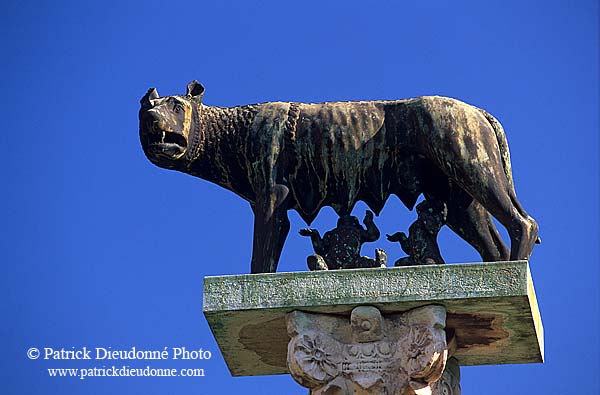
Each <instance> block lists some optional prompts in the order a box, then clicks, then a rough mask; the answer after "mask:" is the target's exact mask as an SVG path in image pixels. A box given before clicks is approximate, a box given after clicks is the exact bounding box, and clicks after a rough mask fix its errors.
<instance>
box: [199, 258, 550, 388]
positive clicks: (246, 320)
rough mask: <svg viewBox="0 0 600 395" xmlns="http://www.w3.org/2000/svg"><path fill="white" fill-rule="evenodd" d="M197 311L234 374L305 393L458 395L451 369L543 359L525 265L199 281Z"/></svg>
mask: <svg viewBox="0 0 600 395" xmlns="http://www.w3.org/2000/svg"><path fill="white" fill-rule="evenodd" d="M204 314H205V316H206V318H207V320H208V323H209V325H210V327H211V329H212V332H213V334H214V336H215V339H216V340H217V343H218V345H219V348H220V349H221V352H222V354H223V357H224V359H225V361H226V363H227V366H228V367H229V370H230V372H231V374H232V375H234V376H245V375H265V374H289V373H291V374H292V375H293V376H294V378H295V379H296V380H297V381H298V382H299V383H301V384H302V385H304V386H305V387H308V388H310V391H311V393H312V394H313V395H321V394H322V395H342V394H351V393H352V394H390V395H391V394H397V395H408V394H452V395H456V394H459V393H460V385H459V369H458V366H459V365H460V366H468V365H484V364H505V363H510V364H514V363H533V362H542V361H543V355H544V352H543V328H542V323H541V318H540V314H539V310H538V306H537V301H536V298H535V292H534V289H533V282H532V280H531V275H530V272H529V267H528V265H527V262H524V261H516V262H499V263H476V264H452V265H427V266H412V267H398V268H386V269H356V270H331V271H320V272H298V273H270V274H251V275H239V276H219V277H207V278H205V282H204ZM450 356H451V357H452V358H450ZM386 391H387V392H386ZM419 391H420V392H419Z"/></svg>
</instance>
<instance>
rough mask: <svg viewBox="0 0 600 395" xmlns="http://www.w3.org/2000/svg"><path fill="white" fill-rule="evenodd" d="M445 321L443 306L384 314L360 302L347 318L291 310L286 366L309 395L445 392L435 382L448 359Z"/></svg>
mask: <svg viewBox="0 0 600 395" xmlns="http://www.w3.org/2000/svg"><path fill="white" fill-rule="evenodd" d="M445 323H446V310H445V309H444V307H442V306H437V305H430V306H425V307H420V308H417V309H414V310H411V311H409V312H406V313H402V314H392V315H386V316H385V317H384V316H382V315H381V312H380V311H379V310H378V309H377V308H375V307H373V306H359V307H356V308H355V309H354V310H352V313H351V316H350V321H349V322H348V319H347V317H340V316H333V315H326V314H312V313H304V312H300V311H294V312H292V313H290V314H289V315H288V317H287V327H288V333H289V335H290V336H291V340H290V342H289V344H288V355H287V363H288V368H289V370H290V373H291V374H292V377H294V379H295V380H296V381H297V382H298V383H299V384H300V385H302V386H304V387H307V388H309V389H310V395H350V394H356V395H359V394H363V395H367V394H368V395H371V394H373V395H374V394H378V395H379V394H380V395H392V394H397V395H412V394H414V395H425V394H443V393H447V388H448V386H447V385H444V386H441V385H438V386H436V385H434V383H436V382H437V381H438V380H439V379H440V378H441V377H442V374H443V373H444V369H445V366H446V361H447V359H448V345H447V343H446V333H445V331H444V328H445ZM449 374H452V372H450V373H449ZM453 379H455V375H452V376H448V377H447V379H446V380H447V381H449V382H450V381H452V380H453ZM456 380H457V379H456ZM444 391H446V392H444ZM451 394H453V395H454V394H457V393H456V392H451Z"/></svg>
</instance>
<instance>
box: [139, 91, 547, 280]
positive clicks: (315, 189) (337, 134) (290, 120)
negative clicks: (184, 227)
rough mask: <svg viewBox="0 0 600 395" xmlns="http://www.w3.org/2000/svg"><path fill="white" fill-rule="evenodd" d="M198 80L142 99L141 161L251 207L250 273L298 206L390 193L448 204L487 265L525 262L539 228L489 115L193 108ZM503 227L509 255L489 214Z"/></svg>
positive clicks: (308, 107) (429, 110) (457, 108)
mask: <svg viewBox="0 0 600 395" xmlns="http://www.w3.org/2000/svg"><path fill="white" fill-rule="evenodd" d="M203 94H204V87H203V86H202V85H201V84H199V83H198V82H197V81H192V82H191V83H189V84H188V86H187V92H186V94H185V95H181V96H166V97H159V95H158V92H157V91H156V89H154V88H152V89H150V90H148V92H147V93H146V95H145V96H144V97H143V98H142V100H141V110H140V113H139V120H140V139H141V144H142V147H143V150H144V152H145V154H146V156H147V157H148V159H149V160H150V161H151V162H152V163H154V164H155V165H157V166H160V167H164V168H167V169H173V170H178V171H181V172H184V173H188V174H191V175H193V176H196V177H199V178H202V179H205V180H208V181H210V182H213V183H215V184H217V185H220V186H221V187H223V188H226V189H228V190H230V191H232V192H234V193H236V194H237V195H239V196H240V197H242V198H243V199H245V200H246V201H248V202H249V203H250V206H251V207H252V210H253V212H254V244H253V250H252V262H251V272H252V273H261V272H275V271H276V269H277V264H278V261H279V257H280V254H281V250H282V248H283V244H284V242H285V239H286V237H287V234H288V231H289V228H290V222H289V220H288V216H287V211H288V210H296V211H297V212H298V213H299V214H300V216H301V217H302V218H303V219H304V220H305V221H306V222H307V223H308V224H310V223H311V222H312V220H313V219H314V218H315V217H316V216H317V214H318V212H319V210H320V209H321V208H322V207H324V206H331V207H333V209H334V210H335V211H336V212H337V213H338V214H339V215H340V216H342V215H349V214H350V213H351V211H352V209H353V207H354V205H355V203H356V202H357V201H359V200H362V201H364V202H365V203H366V204H367V205H368V206H369V208H371V209H372V210H373V211H375V213H377V214H379V212H380V211H381V209H382V208H383V206H384V204H385V202H386V200H387V198H388V197H389V196H390V195H391V194H395V195H397V196H398V197H399V198H400V200H401V201H402V202H403V203H404V204H405V205H406V206H407V207H408V208H410V209H412V207H413V206H414V205H415V203H416V201H417V199H418V197H419V196H420V195H421V194H423V195H424V196H425V197H426V198H428V199H429V198H431V199H435V200H439V201H441V202H443V203H444V204H446V206H447V209H448V213H447V222H446V223H447V225H448V226H449V227H450V228H451V229H452V230H453V231H454V232H456V233H457V234H458V235H459V236H460V237H462V238H463V239H464V240H466V241H467V242H468V243H469V244H471V245H472V246H473V247H474V248H475V249H476V250H477V251H478V252H479V254H480V255H481V257H482V258H483V259H484V260H485V261H502V260H508V259H512V260H517V259H529V256H530V254H531V251H532V249H533V246H534V244H535V242H536V240H538V238H537V233H538V225H537V223H536V222H535V221H534V219H533V218H531V217H530V216H529V215H528V214H527V213H526V212H525V210H524V209H523V207H522V206H521V204H520V203H519V201H518V200H517V197H516V194H515V190H514V187H513V181H512V173H511V167H510V157H509V152H508V145H507V142H506V138H505V135H504V131H503V129H502V126H501V125H500V123H499V122H498V121H497V120H496V119H495V118H494V117H493V116H491V115H490V114H488V113H487V112H486V111H484V110H481V109H479V108H476V107H474V106H471V105H469V104H466V103H463V102H460V101H458V100H455V99H450V98H446V97H438V96H427V97H418V98H414V99H406V100H391V101H358V102H329V103H319V104H305V103H289V102H272V103H262V104H253V105H246V106H238V107H231V108H221V107H213V106H207V105H204V104H202V97H203ZM489 214H491V215H493V216H494V217H496V218H497V219H498V221H500V223H501V224H502V225H504V226H505V227H506V229H507V231H508V234H509V236H510V241H511V249H510V253H509V251H508V249H507V247H506V246H505V244H504V243H503V241H502V239H501V237H500V235H499V234H498V231H497V229H496V227H495V226H494V223H493V222H492V220H491V217H490V215H489Z"/></svg>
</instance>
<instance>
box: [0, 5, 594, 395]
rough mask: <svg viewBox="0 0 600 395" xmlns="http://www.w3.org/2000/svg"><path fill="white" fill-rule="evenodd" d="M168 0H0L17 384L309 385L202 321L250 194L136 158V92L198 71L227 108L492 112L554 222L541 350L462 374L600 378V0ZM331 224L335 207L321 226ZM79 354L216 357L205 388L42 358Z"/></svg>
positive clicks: (4, 247)
mask: <svg viewBox="0 0 600 395" xmlns="http://www.w3.org/2000/svg"><path fill="white" fill-rule="evenodd" d="M445 3H448V4H445ZM450 3H451V4H450ZM169 4H170V5H167V3H166V2H158V1H150V0H145V1H143V2H142V1H140V2H120V1H103V2H81V1H73V2H69V1H58V2H50V1H47V2H42V1H40V2H28V1H24V2H16V1H10V0H9V1H8V2H5V3H4V4H3V10H2V14H1V15H0V53H1V54H2V62H1V66H0V70H1V74H0V75H1V79H0V86H1V87H2V95H1V98H0V108H1V113H2V118H1V119H2V124H3V125H2V126H3V132H2V133H0V147H2V152H3V154H2V162H3V165H2V166H1V167H0V169H1V170H0V172H2V179H3V187H2V193H1V194H0V204H1V206H2V213H3V214H2V220H1V221H0V223H1V224H2V237H0V248H1V255H0V256H2V270H3V275H2V276H0V284H1V290H2V294H1V302H0V306H1V310H0V311H1V312H2V316H3V320H2V325H1V326H0V338H1V339H2V344H3V349H2V358H1V359H0V361H1V362H0V368H1V369H2V371H1V373H0V376H1V377H2V380H1V383H0V388H1V390H0V392H2V393H4V394H59V393H60V394H107V393H112V394H124V393H134V394H184V393H185V394H190V393H194V394H214V393H242V392H243V393H245V394H257V395H258V394H260V395H267V394H273V395H279V394H282V393H284V394H305V390H304V389H302V388H301V387H299V386H298V385H296V383H295V382H293V380H292V379H290V378H289V377H286V376H276V377H253V378H232V377H230V375H229V373H228V371H227V368H226V366H225V364H224V362H223V359H222V357H221V355H220V354H219V352H218V349H217V347H216V345H215V343H214V340H213V338H212V335H211V333H210V331H209V329H208V326H207V324H206V321H205V319H204V317H203V315H202V300H201V295H202V279H203V277H204V276H206V275H220V274H235V273H247V272H248V271H249V261H250V252H251V234H252V215H251V210H250V208H249V207H248V205H247V203H245V202H244V201H242V200H241V199H239V198H238V197H236V196H235V195H233V194H231V193H230V192H227V191H225V190H224V189H221V188H218V187H216V186H214V185H212V184H209V183H207V182H204V181H202V180H199V179H194V178H192V177H190V176H187V175H184V174H179V173H175V172H171V171H167V170H163V169H159V168H157V167H154V166H153V165H152V164H150V162H148V161H147V160H146V159H145V157H144V155H143V153H142V151H141V148H140V145H139V141H138V121H137V112H138V109H139V99H140V97H141V96H142V95H143V94H144V93H145V91H146V90H147V89H148V87H150V86H156V87H157V88H158V90H159V92H160V93H161V95H167V94H182V93H184V92H185V85H186V84H187V82H189V81H191V80H193V79H198V80H199V81H201V82H202V83H203V84H204V85H205V86H206V94H205V103H206V104H211V105H219V106H232V105H238V104H248V103H253V102H263V101H269V100H295V101H311V102H314V101H325V100H354V99H398V98H407V97H414V96H419V95H430V94H437V95H444V96H451V97H455V98H458V99H461V100H463V101H466V102H468V103H472V104H475V105H477V106H479V107H482V108H485V109H487V110H488V111H490V112H491V113H492V114H494V115H495V116H496V117H497V118H498V119H499V120H500V122H502V124H503V125H504V128H505V130H506V133H507V136H508V139H509V144H510V149H511V154H512V163H513V171H514V178H515V183H516V188H517V194H518V196H519V199H520V200H521V202H522V203H523V205H524V206H525V207H526V209H527V210H528V211H529V212H530V214H532V215H533V216H534V217H535V218H536V219H537V220H538V222H539V224H540V228H541V233H540V234H541V236H542V239H543V244H542V245H541V246H538V247H537V248H536V249H535V251H534V253H533V256H532V258H531V262H530V263H531V269H532V274H533V277H534V282H535V286H536V291H537V296H538V300H539V304H540V308H541V312H542V317H543V322H544V327H545V332H546V363H544V364H538V365H513V366H486V367H466V368H463V369H462V387H463V393H464V394H481V393H485V394H503V395H504V394H506V393H511V394H528V395H532V394H574V393H583V392H585V393H598V392H599V391H600V384H599V381H598V380H599V379H598V375H597V372H598V371H599V370H600V369H599V368H600V366H599V362H598V361H599V359H598V352H599V351H600V347H599V341H598V335H597V328H598V327H599V326H600V325H599V324H600V323H599V322H598V321H599V319H598V318H599V299H600V297H599V293H598V283H599V280H600V276H599V269H598V265H599V261H600V259H599V254H598V240H599V238H598V225H599V213H598V208H599V206H600V204H599V202H600V201H599V196H598V180H599V174H598V154H599V141H598V132H599V114H598V108H599V103H598V89H599V85H598V72H599V69H598V48H599V43H598V29H599V26H598V4H597V2H596V1H578V2H565V1H536V2H530V1H525V2H524V1H494V2H481V1H467V2H442V1H440V2H436V1H429V2H417V1H413V2H391V1H387V2H377V3H376V2H354V1H344V2H341V1H340V2H326V1H318V2H317V1H304V2H280V1H279V2H276V1H273V2H241V1H240V2H229V1H219V2H214V4H208V2H197V1H177V2H172V3H169ZM364 209H365V207H364V205H359V206H357V208H356V211H355V212H356V214H357V215H359V216H361V217H362V215H363V211H364ZM413 218H414V213H412V212H409V211H408V210H406V209H405V208H403V207H402V206H401V204H400V203H399V202H398V200H397V199H395V198H393V199H390V200H389V201H388V203H387V205H386V208H385V209H384V211H383V213H382V215H381V217H379V218H376V222H377V224H378V225H379V226H380V228H381V229H382V231H383V232H388V233H390V232H394V231H397V230H405V229H406V227H407V226H408V225H409V224H410V222H411V220H412V219H413ZM291 219H292V232H291V233H290V237H289V239H288V242H287V244H286V247H285V250H284V253H283V256H282V260H281V263H280V266H279V270H280V271H296V270H304V267H305V257H306V255H308V254H309V253H310V245H309V242H308V240H306V239H304V238H301V237H300V236H298V235H297V234H296V232H297V230H298V229H300V228H302V227H304V226H305V225H304V224H303V223H302V222H301V220H300V218H299V217H298V216H297V215H296V214H292V215H291ZM334 223H335V218H334V216H333V215H332V210H330V209H325V210H323V211H322V213H321V214H320V216H319V217H318V219H317V220H316V221H315V223H314V225H315V226H316V227H318V228H319V229H321V230H327V229H330V228H331V227H333V226H334ZM441 244H442V252H443V254H444V256H445V258H446V260H447V261H449V262H470V261H476V260H478V256H477V255H476V254H475V252H474V251H473V250H472V249H471V248H470V247H468V246H466V245H465V243H463V242H462V241H460V240H459V239H458V238H457V237H456V236H454V235H452V234H451V232H449V231H444V232H443V233H442V235H441ZM376 246H381V247H383V248H386V249H387V250H388V252H389V255H390V259H391V260H392V261H393V260H395V259H396V258H398V257H399V256H400V255H401V254H400V251H398V249H397V248H396V246H394V245H392V244H389V243H387V242H386V241H384V240H380V241H379V242H377V243H373V244H369V245H367V246H366V247H367V249H365V251H364V253H366V254H369V255H372V251H373V249H374V248H375V247H376ZM82 346H88V347H112V348H113V349H120V348H121V349H122V348H130V347H132V346H136V347H138V348H142V349H162V348H163V347H165V346H167V347H175V346H186V347H188V348H199V347H202V348H204V349H208V350H211V351H212V352H213V357H212V359H211V360H210V361H206V362H204V363H202V364H201V367H203V368H204V369H205V373H206V377H204V378H201V379H199V378H196V379H193V378H165V379H156V378H114V379H112V378H89V379H86V380H79V379H75V378H49V377H48V374H47V371H46V369H47V368H54V367H59V368H60V367H78V368H81V367H88V366H91V365H88V364H85V363H77V362H69V361H62V362H61V361H58V362H52V361H42V360H36V361H32V360H29V359H27V356H26V352H27V350H28V349H29V348H30V347H57V348H59V347H65V348H71V347H82ZM131 365H132V366H139V365H136V363H134V362H132V363H131ZM167 366H169V367H174V368H180V367H195V365H192V366H190V363H189V362H172V361H170V362H169V363H168V364H167Z"/></svg>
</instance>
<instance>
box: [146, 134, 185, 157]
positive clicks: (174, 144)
mask: <svg viewBox="0 0 600 395" xmlns="http://www.w3.org/2000/svg"><path fill="white" fill-rule="evenodd" d="M147 142H148V149H149V150H150V151H151V152H152V153H154V154H157V155H161V156H167V157H177V156H180V155H181V154H182V153H183V152H185V150H186V148H187V140H186V138H185V137H184V136H183V135H181V134H179V133H173V132H152V133H149V134H148V135H147Z"/></svg>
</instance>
